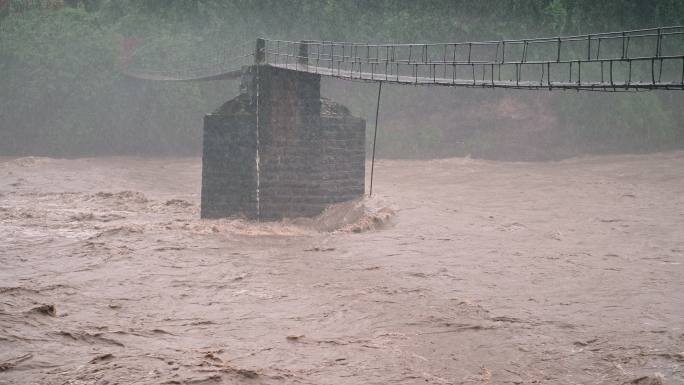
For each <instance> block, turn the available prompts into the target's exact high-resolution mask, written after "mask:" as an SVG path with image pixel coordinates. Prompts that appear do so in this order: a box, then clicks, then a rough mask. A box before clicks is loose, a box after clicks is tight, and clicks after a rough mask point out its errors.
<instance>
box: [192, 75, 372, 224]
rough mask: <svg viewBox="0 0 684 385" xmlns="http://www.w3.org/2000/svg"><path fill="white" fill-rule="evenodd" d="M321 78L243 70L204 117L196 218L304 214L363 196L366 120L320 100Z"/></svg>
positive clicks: (269, 216) (334, 104) (281, 216)
mask: <svg viewBox="0 0 684 385" xmlns="http://www.w3.org/2000/svg"><path fill="white" fill-rule="evenodd" d="M320 83H321V79H320V75H315V74H310V73H305V72H297V71H292V70H287V69H280V68H275V67H271V66H268V65H264V64H257V65H253V66H250V67H246V68H245V69H244V71H243V76H242V84H241V87H240V89H241V92H240V95H239V96H238V97H236V98H235V99H232V100H230V101H228V102H227V103H225V104H224V105H223V106H221V107H220V108H219V109H218V110H217V111H215V112H214V113H212V114H209V115H207V116H205V118H204V137H203V158H202V208H201V216H202V218H224V217H233V216H241V217H246V218H250V219H257V220H275V219H280V218H283V217H301V216H307V217H310V216H315V215H317V214H319V213H321V212H322V211H323V210H324V209H325V208H326V207H327V206H328V205H330V204H334V203H339V202H344V201H349V200H353V199H357V198H359V197H362V196H363V194H364V190H365V186H364V181H365V155H366V152H365V148H366V144H365V138H366V134H365V129H366V122H365V121H364V120H363V119H360V118H357V117H354V116H352V115H351V114H350V113H349V110H348V109H347V108H346V107H344V106H342V105H340V104H337V103H334V102H332V101H330V100H326V99H321V95H320V89H321V88H320Z"/></svg>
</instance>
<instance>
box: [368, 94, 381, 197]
mask: <svg viewBox="0 0 684 385" xmlns="http://www.w3.org/2000/svg"><path fill="white" fill-rule="evenodd" d="M381 93H382V81H379V82H378V101H377V103H376V105H375V130H374V131H375V132H374V133H373V155H372V158H371V177H370V192H369V193H368V196H369V197H372V196H373V171H374V170H375V142H376V141H377V139H378V116H379V115H380V94H381Z"/></svg>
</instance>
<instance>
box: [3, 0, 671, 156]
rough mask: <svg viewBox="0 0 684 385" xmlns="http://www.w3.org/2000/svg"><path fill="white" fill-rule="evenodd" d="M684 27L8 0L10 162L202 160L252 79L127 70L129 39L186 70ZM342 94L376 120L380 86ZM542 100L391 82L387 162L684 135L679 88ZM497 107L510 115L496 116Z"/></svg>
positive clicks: (448, 6)
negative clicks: (251, 59)
mask: <svg viewBox="0 0 684 385" xmlns="http://www.w3.org/2000/svg"><path fill="white" fill-rule="evenodd" d="M677 24H684V1H681V0H602V1H591V0H489V1H483V0H423V1H415V0H374V1H367V0H346V1H345V0H289V1H283V0H258V1H253V0H233V1H223V0H70V1H60V0H42V1H40V0H33V1H29V0H9V1H0V155H14V154H38V155H52V156H81V155H94V154H121V153H134V154H196V153H197V151H198V150H199V146H200V141H201V124H202V123H201V122H202V115H203V114H205V113H207V112H210V111H211V110H213V109H214V108H216V107H217V106H218V105H220V104H221V103H222V102H224V101H225V100H227V99H229V98H231V97H232V96H234V95H235V94H236V93H237V84H236V83H235V82H230V81H223V82H214V83H203V84H190V83H186V84H165V83H148V82H140V81H133V80H131V79H127V78H125V77H123V76H122V75H121V70H120V63H121V56H122V55H121V47H122V43H121V42H122V40H123V39H125V38H135V39H137V40H138V41H140V42H142V44H141V46H140V47H139V49H138V53H137V54H136V59H140V58H144V59H146V60H147V62H148V63H152V64H153V65H155V66H158V67H160V68H161V67H164V66H167V67H169V68H171V67H173V66H174V65H175V64H177V63H180V62H187V61H193V60H195V61H198V62H199V61H200V59H201V57H202V55H203V54H206V52H212V51H213V50H215V49H216V48H217V47H224V46H226V45H229V46H234V45H237V44H238V43H242V42H244V41H251V40H252V39H253V38H255V37H256V36H267V37H273V38H283V39H294V40H299V39H302V38H315V39H326V40H345V41H392V42H393V41H411V42H426V41H462V40H471V39H475V40H480V39H495V38H513V37H526V36H538V35H555V34H574V33H586V32H598V31H609V30H621V29H631V28H641V27H651V26H660V25H677ZM198 64H201V63H198ZM331 84H332V85H334V87H333V86H331ZM326 89H327V90H328V91H327V93H328V95H330V96H333V97H335V98H337V99H340V100H341V101H342V102H344V103H347V104H350V105H351V107H352V109H353V110H354V112H356V113H358V114H360V115H362V116H364V117H372V116H373V112H374V108H373V107H374V106H373V104H374V101H373V97H374V95H373V93H374V92H375V91H374V89H373V88H372V87H369V86H357V85H349V84H340V83H339V82H331V83H330V84H328V87H326ZM540 95H541V94H540ZM540 95H533V94H531V93H521V92H517V93H516V92H503V91H490V90H450V91H444V90H441V91H430V90H426V89H412V88H410V87H409V88H398V87H389V88H388V91H387V97H386V98H385V99H384V101H383V119H382V120H381V121H382V125H381V126H382V127H383V129H382V132H381V136H380V137H381V139H382V140H383V144H382V146H381V155H382V154H384V155H386V156H395V155H404V156H426V155H427V156H431V155H439V156H441V155H457V154H465V153H472V154H474V155H482V156H490V157H496V156H503V157H507V158H517V159H521V158H540V157H546V155H543V154H542V152H540V151H539V150H540V149H545V150H549V149H552V150H553V152H554V153H556V154H561V155H563V156H565V155H574V154H577V153H582V152H592V151H593V152H597V151H598V152H605V151H645V150H657V149H662V148H669V147H672V146H680V145H681V144H682V143H681V142H682V122H683V121H684V119H683V116H682V112H681V111H680V110H681V105H682V101H683V99H682V97H681V96H679V95H678V94H677V95H671V94H667V93H648V94H643V95H641V94H640V95H591V96H585V94H581V95H580V94H570V93H562V92H560V93H551V95H549V94H548V93H543V95H544V96H540ZM502 106H503V107H502ZM506 106H509V107H510V108H513V109H515V108H518V109H522V110H529V111H533V112H534V114H529V115H538V116H542V117H543V118H544V119H541V120H540V119H539V118H538V117H535V118H530V119H525V118H524V117H523V118H522V121H519V122H517V123H515V124H512V125H511V120H510V119H504V118H502V116H503V115H502V114H504V112H505V111H508V110H506V108H504V107H506ZM510 108H509V109H510ZM492 109H495V110H497V111H503V110H505V111H504V112H501V113H499V115H496V114H495V115H496V116H495V117H494V118H492V117H489V115H488V114H489V111H490V110H492ZM502 109H503V110H502ZM504 115H505V114H504ZM421 116H423V117H422V118H416V117H421ZM369 121H371V122H372V119H369ZM530 125H536V126H539V125H545V127H546V126H548V127H547V129H546V130H544V129H540V128H539V127H535V129H534V130H530V129H529V126H530ZM511 127H513V128H511ZM516 127H517V128H516ZM512 129H516V130H518V131H520V132H523V134H521V135H522V136H521V135H516V134H515V132H513V133H512V131H511V130H512ZM540 130H541V131H543V134H539V132H540ZM514 131H515V130H514ZM526 137H530V138H543V140H541V141H537V142H535V141H534V140H533V141H526V140H524V138H526ZM521 138H522V139H521ZM516 141H517V142H520V141H523V142H526V143H522V144H520V143H519V145H515V146H512V145H511V143H513V142H516ZM511 146H512V147H511ZM535 146H536V147H535ZM502 148H507V149H508V150H507V151H508V152H506V151H503V152H502V151H501V149H502ZM549 151H550V150H549ZM520 152H523V153H524V154H522V155H521V154H520ZM502 154H505V155H502ZM525 154H527V155H525ZM539 154H542V155H539ZM546 154H547V155H548V151H547V152H546Z"/></svg>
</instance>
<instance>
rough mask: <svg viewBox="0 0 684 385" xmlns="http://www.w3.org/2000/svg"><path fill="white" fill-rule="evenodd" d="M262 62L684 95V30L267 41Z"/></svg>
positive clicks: (343, 72)
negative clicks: (450, 39)
mask: <svg viewBox="0 0 684 385" xmlns="http://www.w3.org/2000/svg"><path fill="white" fill-rule="evenodd" d="M261 49H262V50H263V52H262V56H263V62H264V63H266V64H271V65H274V66H280V67H284V68H290V69H294V70H297V71H306V72H312V73H319V74H322V75H327V76H336V77H341V78H347V79H360V80H369V81H388V82H396V83H412V84H433V85H452V86H453V85H457V86H478V87H517V88H574V89H592V90H602V91H603V90H605V91H609V90H614V91H617V90H643V89H684V27H682V26H673V27H661V28H651V29H640V30H632V31H620V32H607V33H597V34H587V35H577V36H565V37H552V38H534V39H517V40H500V41H483V42H461V43H428V44H366V43H363V44H362V43H351V42H334V41H315V40H307V41H298V42H295V41H285V40H270V39H264V40H263V47H262V48H261Z"/></svg>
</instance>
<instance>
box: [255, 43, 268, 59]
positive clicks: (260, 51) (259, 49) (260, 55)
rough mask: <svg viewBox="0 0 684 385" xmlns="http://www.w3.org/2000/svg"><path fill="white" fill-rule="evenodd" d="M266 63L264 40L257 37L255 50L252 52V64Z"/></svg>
mask: <svg viewBox="0 0 684 385" xmlns="http://www.w3.org/2000/svg"><path fill="white" fill-rule="evenodd" d="M265 63H266V40H264V39H261V38H259V39H257V41H256V51H255V53H254V64H265Z"/></svg>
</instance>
